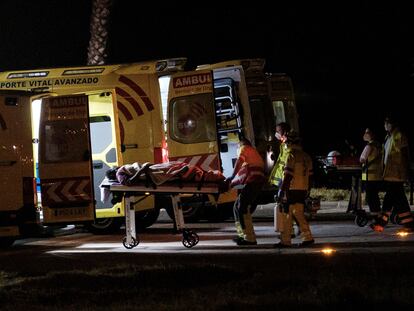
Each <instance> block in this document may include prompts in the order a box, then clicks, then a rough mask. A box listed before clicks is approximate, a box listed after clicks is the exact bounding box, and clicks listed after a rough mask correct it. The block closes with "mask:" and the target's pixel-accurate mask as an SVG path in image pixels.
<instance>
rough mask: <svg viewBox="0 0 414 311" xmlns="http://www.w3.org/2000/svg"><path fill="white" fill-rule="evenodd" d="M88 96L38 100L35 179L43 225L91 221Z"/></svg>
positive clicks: (92, 198)
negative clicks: (37, 176)
mask: <svg viewBox="0 0 414 311" xmlns="http://www.w3.org/2000/svg"><path fill="white" fill-rule="evenodd" d="M88 109H89V107H88V96H86V95H74V96H57V97H48V98H43V99H42V105H41V113H40V126H39V178H40V185H41V200H42V207H43V222H44V223H45V224H54V223H76V222H89V221H93V220H94V218H95V206H94V191H93V177H92V176H93V175H92V156H91V146H90V128H89V110H88Z"/></svg>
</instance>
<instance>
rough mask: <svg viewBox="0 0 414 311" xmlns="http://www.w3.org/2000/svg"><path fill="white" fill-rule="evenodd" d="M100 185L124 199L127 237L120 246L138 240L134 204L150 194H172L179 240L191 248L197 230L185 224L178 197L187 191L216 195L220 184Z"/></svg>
mask: <svg viewBox="0 0 414 311" xmlns="http://www.w3.org/2000/svg"><path fill="white" fill-rule="evenodd" d="M101 187H103V188H107V189H109V191H110V192H111V193H112V194H117V195H118V196H119V195H120V196H121V197H122V198H124V200H125V205H124V206H125V227H126V236H125V237H124V238H123V241H122V243H123V245H124V247H125V248H127V249H132V248H134V247H135V246H137V245H138V244H139V242H140V240H139V237H138V236H137V234H136V228H135V208H134V205H135V204H137V203H138V202H140V201H142V200H143V199H144V198H145V197H146V196H148V195H151V194H162V195H165V196H170V197H171V202H172V206H173V210H174V220H175V224H176V227H177V230H178V231H179V232H181V233H182V236H183V238H182V243H183V245H184V246H185V247H187V248H191V247H193V246H195V245H197V243H198V242H199V237H198V235H197V233H195V232H194V231H192V230H190V229H188V228H186V227H185V223H184V216H183V210H182V206H181V200H180V199H181V196H182V195H186V194H218V193H219V189H220V187H219V183H215V182H203V183H197V182H177V181H176V182H168V183H164V184H161V185H155V184H151V185H150V184H147V183H145V184H142V185H133V186H125V185H122V184H119V183H111V182H104V183H102V184H101Z"/></svg>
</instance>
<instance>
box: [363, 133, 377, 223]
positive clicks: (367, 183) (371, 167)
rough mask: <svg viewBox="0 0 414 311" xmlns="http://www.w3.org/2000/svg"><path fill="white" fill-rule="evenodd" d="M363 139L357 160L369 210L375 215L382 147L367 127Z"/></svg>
mask: <svg viewBox="0 0 414 311" xmlns="http://www.w3.org/2000/svg"><path fill="white" fill-rule="evenodd" d="M363 140H364V141H366V143H367V144H366V146H365V148H364V150H363V151H362V153H361V156H360V157H359V162H360V163H361V165H362V182H363V185H364V187H365V196H366V202H367V204H368V207H369V211H370V212H371V213H373V214H375V216H376V217H377V216H378V215H379V214H380V213H381V202H380V199H379V194H378V193H379V191H380V188H381V181H382V150H381V149H382V148H381V145H380V143H379V142H378V141H377V140H376V139H375V135H374V133H373V131H372V130H371V129H369V128H367V129H366V130H365V133H364V136H363Z"/></svg>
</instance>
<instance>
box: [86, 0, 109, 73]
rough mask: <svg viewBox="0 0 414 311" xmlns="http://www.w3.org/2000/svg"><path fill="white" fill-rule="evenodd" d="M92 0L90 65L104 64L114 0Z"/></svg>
mask: <svg viewBox="0 0 414 311" xmlns="http://www.w3.org/2000/svg"><path fill="white" fill-rule="evenodd" d="M92 1H93V2H92V13H91V25H90V32H91V38H90V40H89V47H88V65H102V64H105V61H106V57H107V54H106V52H107V41H108V33H109V29H108V25H109V17H110V12H111V7H112V4H113V2H114V0H92Z"/></svg>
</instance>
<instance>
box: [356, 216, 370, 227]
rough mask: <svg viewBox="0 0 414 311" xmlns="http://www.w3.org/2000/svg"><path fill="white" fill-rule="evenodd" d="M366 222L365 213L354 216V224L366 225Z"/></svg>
mask: <svg viewBox="0 0 414 311" xmlns="http://www.w3.org/2000/svg"><path fill="white" fill-rule="evenodd" d="M367 223H368V217H367V215H366V214H365V213H364V214H362V213H361V214H359V215H356V216H355V224H356V225H358V226H360V227H364V226H366V225H367Z"/></svg>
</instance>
